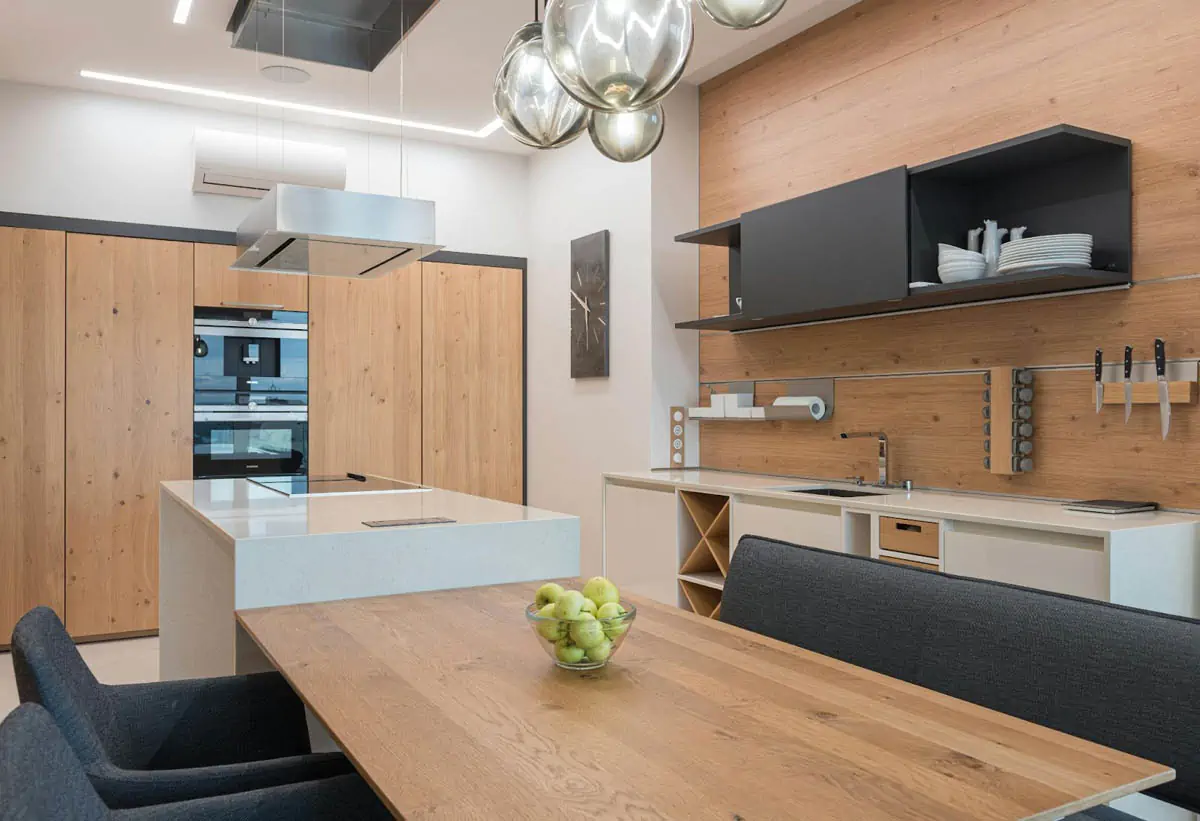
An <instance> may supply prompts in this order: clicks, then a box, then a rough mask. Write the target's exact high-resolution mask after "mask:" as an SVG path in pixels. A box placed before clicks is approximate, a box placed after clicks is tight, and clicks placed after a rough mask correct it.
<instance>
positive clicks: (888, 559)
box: [879, 556, 938, 573]
mask: <svg viewBox="0 0 1200 821" xmlns="http://www.w3.org/2000/svg"><path fill="white" fill-rule="evenodd" d="M879 560H880V561H882V562H887V563H889V564H902V565H904V566H905V567H918V568H920V569H921V570H932V571H933V572H934V573H937V572H938V566H937V565H936V564H925V562H910V561H909V560H908V559H897V558H895V557H894V556H880V557H879Z"/></svg>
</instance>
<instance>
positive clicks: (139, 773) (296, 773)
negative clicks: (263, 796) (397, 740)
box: [87, 753, 354, 809]
mask: <svg viewBox="0 0 1200 821" xmlns="http://www.w3.org/2000/svg"><path fill="white" fill-rule="evenodd" d="M353 771H354V768H353V767H352V766H351V764H350V762H349V761H348V760H347V759H346V757H345V756H344V755H342V754H341V753H316V754H310V755H303V756H292V757H290V758H274V759H271V760H268V761H257V762H251V763H242V764H227V765H225V766H220V767H197V768H194V769H186V770H122V769H120V768H119V767H114V766H112V765H103V764H97V765H93V766H90V767H88V768H87V774H88V778H89V779H90V780H91V782H92V786H93V787H95V788H96V792H98V793H99V794H100V797H101V798H102V799H103V800H104V803H105V804H107V805H108V806H109V807H110V808H112V809H125V808H130V807H146V806H151V805H155V804H169V803H172V802H176V801H189V800H192V799H197V798H209V797H212V796H228V795H232V794H235V793H242V792H249V791H250V790H262V789H266V788H272V787H281V786H289V785H295V784H300V783H303V782H307V781H315V780H317V779H326V778H331V777H334V776H341V775H346V774H348V773H353Z"/></svg>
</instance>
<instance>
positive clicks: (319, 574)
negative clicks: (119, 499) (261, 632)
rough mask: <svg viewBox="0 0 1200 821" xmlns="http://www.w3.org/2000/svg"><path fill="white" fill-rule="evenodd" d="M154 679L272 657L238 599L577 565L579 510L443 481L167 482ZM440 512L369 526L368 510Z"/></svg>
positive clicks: (436, 583)
mask: <svg viewBox="0 0 1200 821" xmlns="http://www.w3.org/2000/svg"><path fill="white" fill-rule="evenodd" d="M159 513H160V515H159V664H160V675H161V676H162V678H163V679H174V678H190V677H199V676H219V675H229V674H232V673H247V672H256V671H259V670H265V669H270V665H269V663H268V662H267V660H266V658H265V657H263V656H262V654H261V652H260V651H259V650H258V648H257V647H256V646H255V645H254V643H253V642H252V641H250V640H249V639H248V637H246V636H245V635H244V634H243V633H242V632H241V630H240V628H238V627H237V624H236V621H235V619H234V611H235V610H238V609H245V608H253V607H271V606H276V605H284V604H302V603H308V602H319V601H332V600H338V599H352V598H363V597H367V596H382V595H389V594H395V593H413V592H418V591H426V590H441V589H446V588H456V587H475V586H478V585H491V584H501V583H505V582H517V581H532V580H536V579H546V578H559V577H567V576H578V575H579V519H578V518H577V517H575V516H566V515H563V514H559V513H552V512H549V511H545V510H538V509H535V508H530V507H525V506H522V505H515V504H510V503H507V502H499V501H496V500H493V499H484V498H480V497H478V496H470V495H467V494H463V493H454V492H451V491H446V490H438V489H420V490H416V491H402V492H378V493H348V494H333V495H323V496H286V495H284V494H282V493H279V492H277V491H276V490H272V489H270V488H267V487H263V486H260V485H258V484H254V483H252V482H250V481H248V480H246V479H208V480H196V481H178V482H163V483H162V487H161V491H160V496H159ZM417 519H446V520H449V521H444V522H437V523H431V524H407V525H393V526H390V527H370V526H368V525H367V524H365V522H379V521H409V520H417Z"/></svg>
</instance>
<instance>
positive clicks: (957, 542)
mask: <svg viewBox="0 0 1200 821" xmlns="http://www.w3.org/2000/svg"><path fill="white" fill-rule="evenodd" d="M944 538H945V555H944V560H943V567H944V569H945V571H946V572H947V573H950V574H952V575H956V576H972V577H974V578H979V579H991V580H992V581H998V582H1007V583H1008V584H1017V585H1021V586H1023V587H1033V588H1036V589H1038V590H1048V591H1050V592H1052V593H1065V594H1067V595H1071V596H1083V597H1084V598H1089V599H1099V600H1101V601H1108V599H1109V595H1108V560H1107V557H1106V555H1105V552H1104V543H1103V541H1102V540H1100V539H1089V538H1087V537H1082V536H1080V537H1075V536H1067V535H1060V534H1048V533H1041V532H1035V531H1023V530H1018V529H1015V528H1001V527H994V528H993V527H989V526H987V525H965V524H963V523H958V524H957V526H956V528H955V530H952V531H948V532H947V533H945V534H944Z"/></svg>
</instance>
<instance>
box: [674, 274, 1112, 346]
mask: <svg viewBox="0 0 1200 821" xmlns="http://www.w3.org/2000/svg"><path fill="white" fill-rule="evenodd" d="M1129 282H1130V276H1129V274H1118V273H1113V272H1111V271H1093V270H1088V269H1084V268H1054V269H1050V270H1047V271H1029V272H1024V273H1017V274H1005V275H1002V276H997V277H989V278H988V279H975V280H970V281H967V282H951V283H939V284H937V285H930V286H927V287H925V288H920V289H916V290H914V291H913V292H912V293H910V294H909V295H908V296H906V297H903V298H901V299H889V300H885V301H879V302H866V303H862V304H859V305H846V306H842V307H839V308H826V309H823V310H820V311H807V312H804V313H793V314H785V315H781V316H768V317H749V316H745V315H743V314H734V315H730V316H714V317H708V318H705V319H698V320H695V321H692V322H679V323H676V325H675V327H676V328H684V329H688V330H695V331H733V332H735V333H736V332H738V331H753V330H764V329H766V328H776V327H781V326H784V325H803V324H804V323H806V322H820V321H824V320H829V319H854V318H860V317H869V316H880V315H882V314H890V313H895V312H896V311H911V310H915V309H918V308H940V307H944V306H948V305H970V304H972V303H977V302H990V301H993V300H997V299H1015V298H1018V297H1031V296H1045V295H1049V294H1060V293H1069V292H1070V291H1079V290H1087V289H1093V288H1116V287H1121V286H1127V285H1128V284H1129Z"/></svg>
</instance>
